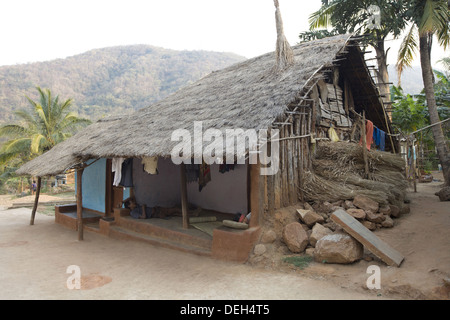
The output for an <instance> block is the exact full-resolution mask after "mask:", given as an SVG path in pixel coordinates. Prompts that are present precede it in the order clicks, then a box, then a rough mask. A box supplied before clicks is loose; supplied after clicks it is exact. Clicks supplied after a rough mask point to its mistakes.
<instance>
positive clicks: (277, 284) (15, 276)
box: [0, 182, 450, 301]
mask: <svg viewBox="0 0 450 320" xmlns="http://www.w3.org/2000/svg"><path fill="white" fill-rule="evenodd" d="M440 185H441V183H440V182H433V183H428V184H418V192H417V193H413V192H410V193H409V198H410V199H411V212H410V213H409V214H406V215H403V216H402V217H400V218H399V219H396V220H395V223H396V224H395V226H394V227H393V228H391V229H385V228H383V229H380V230H378V231H376V233H375V234H376V235H377V236H378V237H380V238H381V239H382V240H384V241H385V242H387V243H388V244H389V245H391V246H392V247H394V248H395V249H396V250H398V251H399V252H400V253H402V254H403V255H404V256H405V260H404V262H403V263H402V265H401V266H400V267H399V268H397V267H389V266H387V265H386V264H384V263H383V262H382V261H380V260H379V259H377V258H376V257H375V259H374V260H372V261H365V260H361V261H359V262H357V263H354V264H351V265H337V264H322V263H316V262H312V263H311V264H310V265H309V267H307V268H306V269H304V270H299V269H296V270H294V269H292V268H284V269H283V270H280V269H277V270H270V269H267V268H258V267H252V266H250V265H241V264H234V263H228V262H222V261H217V260H213V259H210V258H206V257H198V256H195V255H191V254H186V253H182V252H178V251H174V250H170V249H166V248H160V247H155V246H151V245H148V244H144V243H138V242H127V241H119V240H115V239H110V238H108V237H105V236H102V235H98V234H95V233H90V232H86V233H85V240H84V241H81V242H79V241H77V240H76V238H77V236H76V233H75V232H74V231H71V230H68V229H65V228H63V227H62V226H60V225H57V224H55V223H54V217H51V216H47V215H43V214H38V215H37V217H36V224H35V225H34V226H29V225H28V223H29V217H30V212H31V210H30V209H10V210H3V211H1V210H0V288H2V290H0V299H177V300H178V299H182V300H185V299H195V300H199V299H200V300H216V299H226V300H228V299H230V300H234V301H237V300H240V299H252V300H265V299H275V300H303V299H308V300H309V299H332V300H333V299H377V300H379V299H448V298H449V295H448V292H449V286H444V279H448V277H449V276H450V250H449V249H448V248H449V247H450V210H449V209H448V206H449V203H448V202H440V201H439V199H438V197H437V196H435V195H434V192H436V191H438V190H439V186H440ZM0 199H1V198H0ZM1 205H2V203H1V202H0V206H1ZM69 265H77V266H79V267H80V270H81V275H82V277H81V280H82V289H81V290H69V289H68V288H67V287H66V281H67V278H68V277H69V274H67V273H66V269H67V267H68V266H69ZM371 265H377V266H379V267H380V270H381V289H379V290H377V289H374V290H369V289H367V286H366V280H367V278H368V277H369V275H368V274H367V268H368V267H369V266H371Z"/></svg>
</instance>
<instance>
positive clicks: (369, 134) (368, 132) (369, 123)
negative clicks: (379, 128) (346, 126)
mask: <svg viewBox="0 0 450 320" xmlns="http://www.w3.org/2000/svg"><path fill="white" fill-rule="evenodd" d="M372 142H373V122H372V121H370V120H366V148H367V150H370V146H371V145H372ZM362 143H363V142H362V135H361V139H360V140H359V145H361V146H362Z"/></svg>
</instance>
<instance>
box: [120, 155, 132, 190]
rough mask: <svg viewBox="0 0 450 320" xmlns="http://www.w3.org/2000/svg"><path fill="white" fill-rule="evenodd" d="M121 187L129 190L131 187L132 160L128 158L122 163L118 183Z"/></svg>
mask: <svg viewBox="0 0 450 320" xmlns="http://www.w3.org/2000/svg"><path fill="white" fill-rule="evenodd" d="M119 185H121V186H122V187H127V188H130V187H132V186H133V158H128V159H126V160H124V161H123V163H122V178H121V179H120V183H119Z"/></svg>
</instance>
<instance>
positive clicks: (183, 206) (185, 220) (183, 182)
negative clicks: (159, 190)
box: [180, 163, 189, 229]
mask: <svg viewBox="0 0 450 320" xmlns="http://www.w3.org/2000/svg"><path fill="white" fill-rule="evenodd" d="M180 173H181V214H182V217H183V229H188V228H189V217H188V204H187V184H186V165H185V164H184V163H181V164H180Z"/></svg>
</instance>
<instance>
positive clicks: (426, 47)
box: [419, 34, 450, 186]
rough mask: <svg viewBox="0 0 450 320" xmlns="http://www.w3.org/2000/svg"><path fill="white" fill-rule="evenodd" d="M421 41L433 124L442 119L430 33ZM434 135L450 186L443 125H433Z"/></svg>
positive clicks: (445, 177)
mask: <svg viewBox="0 0 450 320" xmlns="http://www.w3.org/2000/svg"><path fill="white" fill-rule="evenodd" d="M419 43H420V65H421V67H422V78H423V84H424V87H425V96H426V99H427V107H428V112H429V114H430V122H431V124H435V123H438V122H439V121H440V119H439V114H438V111H437V106H436V98H435V96H434V85H433V82H434V81H433V71H432V68H431V62H430V54H429V52H430V46H431V43H430V42H429V35H428V34H423V35H420V37H419ZM431 130H432V132H433V137H434V143H435V146H436V149H437V152H438V157H439V162H440V163H441V166H442V171H443V174H444V179H445V185H446V186H450V157H449V150H448V147H447V144H446V142H445V137H444V133H443V131H442V126H441V125H440V124H437V125H435V126H433V127H431Z"/></svg>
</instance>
